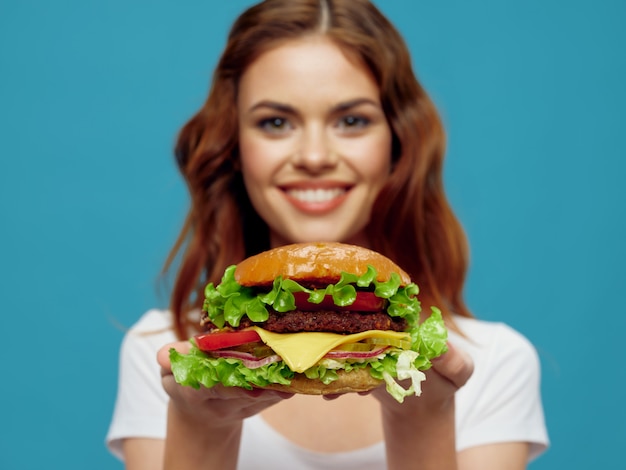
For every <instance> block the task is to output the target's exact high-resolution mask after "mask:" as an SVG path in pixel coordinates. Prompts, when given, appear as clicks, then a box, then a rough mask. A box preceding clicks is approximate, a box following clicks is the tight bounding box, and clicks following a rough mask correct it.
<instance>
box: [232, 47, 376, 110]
mask: <svg viewBox="0 0 626 470" xmlns="http://www.w3.org/2000/svg"><path fill="white" fill-rule="evenodd" d="M340 95H346V96H343V98H342V99H348V98H353V97H358V96H364V95H365V96H367V97H369V98H371V99H376V100H378V95H379V89H378V85H377V84H376V82H375V80H374V78H373V76H372V74H371V72H370V71H369V69H368V68H367V67H366V66H365V64H364V63H363V62H362V61H361V60H360V59H358V58H357V57H356V54H355V53H353V52H348V51H347V50H346V49H345V48H342V47H340V46H338V45H337V44H336V43H335V42H333V41H332V40H331V39H329V38H327V37H324V36H310V37H304V38H300V39H296V40H289V41H284V42H281V43H279V44H277V45H276V46H274V47H272V48H270V49H268V50H267V51H265V52H264V53H262V54H261V55H260V56H259V57H258V58H257V59H256V60H254V61H253V62H252V63H251V64H250V65H249V66H248V68H247V69H246V70H245V71H244V73H243V75H242V76H241V79H240V81H239V93H238V100H239V102H240V104H252V103H251V102H253V101H256V100H263V99H272V100H279V101H290V100H306V99H307V98H308V99H315V100H324V99H327V100H328V99H331V100H332V99H338V98H339V97H340ZM348 95H349V96H348Z"/></svg>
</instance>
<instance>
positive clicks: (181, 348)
mask: <svg viewBox="0 0 626 470" xmlns="http://www.w3.org/2000/svg"><path fill="white" fill-rule="evenodd" d="M172 348H173V349H176V351H178V352H179V353H181V354H187V353H188V352H189V350H190V349H191V344H190V343H189V341H177V342H175V343H169V344H166V345H165V346H163V347H162V348H161V349H159V351H158V352H157V362H158V363H159V365H160V366H161V368H162V369H163V370H165V371H166V372H169V371H170V370H171V369H170V349H172ZM161 375H163V372H161Z"/></svg>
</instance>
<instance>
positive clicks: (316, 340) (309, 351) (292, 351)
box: [252, 326, 411, 372]
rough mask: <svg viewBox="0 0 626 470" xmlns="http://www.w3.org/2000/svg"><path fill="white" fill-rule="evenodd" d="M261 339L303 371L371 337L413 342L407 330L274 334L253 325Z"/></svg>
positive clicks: (289, 363) (289, 364) (294, 368)
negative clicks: (329, 353)
mask: <svg viewBox="0 0 626 470" xmlns="http://www.w3.org/2000/svg"><path fill="white" fill-rule="evenodd" d="M252 329H253V330H254V331H256V332H257V333H258V334H259V336H260V337H261V340H262V341H263V342H264V343H265V344H267V345H268V346H269V347H270V348H272V349H273V350H274V351H275V352H276V354H278V355H279V356H280V357H282V359H283V361H285V363H286V364H287V365H288V366H289V368H290V369H291V370H292V371H294V372H304V371H305V370H307V369H309V368H310V367H312V366H314V365H315V364H317V363H318V362H319V361H320V359H322V358H323V357H324V356H325V355H326V353H327V352H328V351H330V350H332V349H335V348H337V347H338V346H341V345H343V344H349V343H356V342H358V341H362V340H364V339H368V338H389V339H396V340H404V341H407V340H408V341H409V342H410V341H411V335H410V334H408V333H402V332H396V331H383V330H371V331H364V332H362V333H355V334H353V335H340V334H336V333H320V332H315V333H308V332H303V333H273V332H271V331H267V330H264V329H263V328H259V327H258V326H254V327H252Z"/></svg>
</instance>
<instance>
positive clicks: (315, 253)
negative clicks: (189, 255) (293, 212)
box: [235, 242, 411, 286]
mask: <svg viewBox="0 0 626 470" xmlns="http://www.w3.org/2000/svg"><path fill="white" fill-rule="evenodd" d="M368 265H371V266H373V267H374V268H375V269H376V272H377V278H376V280H377V281H379V282H385V281H387V280H389V278H390V277H391V274H392V273H396V274H398V275H399V276H400V280H401V284H402V285H407V284H409V283H410V282H411V278H410V277H409V275H408V274H407V273H406V272H405V271H403V270H402V269H401V268H400V267H399V266H398V265H397V264H395V263H394V262H393V261H391V260H390V259H389V258H387V257H385V256H383V255H381V254H380V253H377V252H375V251H373V250H369V249H367V248H363V247H360V246H356V245H348V244H345V243H334V242H316V243H295V244H292V245H285V246H281V247H278V248H274V249H272V250H268V251H264V252H262V253H259V254H258V255H254V256H251V257H249V258H247V259H245V260H244V261H242V262H241V263H239V264H238V265H237V268H236V269H235V280H236V281H237V282H238V283H239V284H240V285H242V286H261V285H268V284H271V283H272V282H273V281H274V279H275V278H277V277H278V276H282V277H283V278H284V279H293V280H294V281H311V280H316V279H320V280H324V282H328V283H334V282H337V281H338V280H339V278H340V277H341V273H342V272H347V273H350V274H356V275H357V276H360V275H363V274H365V272H366V271H367V266H368Z"/></svg>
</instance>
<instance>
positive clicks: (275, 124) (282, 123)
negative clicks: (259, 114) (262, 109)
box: [257, 116, 291, 134]
mask: <svg viewBox="0 0 626 470" xmlns="http://www.w3.org/2000/svg"><path fill="white" fill-rule="evenodd" d="M257 126H258V127H259V128H260V129H261V130H263V131H265V132H270V133H273V134H276V133H281V132H285V131H287V130H289V129H290V128H291V125H290V124H289V121H288V120H287V119H285V118H282V117H277V116H275V117H269V118H264V119H261V120H260V121H259V122H258V124H257Z"/></svg>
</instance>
